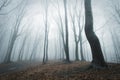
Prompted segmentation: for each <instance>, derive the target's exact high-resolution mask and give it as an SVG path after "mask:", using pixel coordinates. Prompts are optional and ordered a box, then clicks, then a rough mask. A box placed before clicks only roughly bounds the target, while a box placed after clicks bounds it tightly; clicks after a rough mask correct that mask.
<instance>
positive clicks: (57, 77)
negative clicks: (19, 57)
mask: <svg viewBox="0 0 120 80" xmlns="http://www.w3.org/2000/svg"><path fill="white" fill-rule="evenodd" d="M88 65H89V63H88V62H72V63H70V64H64V63H50V64H45V65H38V66H36V67H33V68H29V69H27V70H24V71H18V72H13V73H9V74H2V75H0V80H120V64H109V69H104V70H95V69H90V70H85V69H86V68H87V67H88Z"/></svg>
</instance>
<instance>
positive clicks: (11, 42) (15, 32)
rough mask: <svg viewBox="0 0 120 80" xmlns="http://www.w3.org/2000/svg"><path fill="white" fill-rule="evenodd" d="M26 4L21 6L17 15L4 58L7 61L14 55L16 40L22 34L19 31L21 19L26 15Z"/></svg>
mask: <svg viewBox="0 0 120 80" xmlns="http://www.w3.org/2000/svg"><path fill="white" fill-rule="evenodd" d="M25 3H26V2H25ZM25 6H26V4H24V5H23V6H20V10H19V13H18V14H17V15H16V22H15V23H14V27H13V30H12V31H11V36H10V39H9V43H8V50H7V54H6V56H5V60H4V62H6V63H9V62H11V55H12V50H13V48H14V44H15V41H16V39H17V38H18V37H19V36H20V35H21V33H19V27H20V24H21V20H22V19H23V17H24V15H25V11H24V8H25Z"/></svg>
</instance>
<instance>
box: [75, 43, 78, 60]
mask: <svg viewBox="0 0 120 80" xmlns="http://www.w3.org/2000/svg"><path fill="white" fill-rule="evenodd" d="M75 44H76V47H75V60H76V61H79V55H78V42H75Z"/></svg>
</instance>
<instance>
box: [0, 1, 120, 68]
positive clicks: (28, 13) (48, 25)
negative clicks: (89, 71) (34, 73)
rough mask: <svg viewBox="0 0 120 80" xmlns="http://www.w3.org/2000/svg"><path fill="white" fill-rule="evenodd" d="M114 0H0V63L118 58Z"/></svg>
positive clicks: (98, 64)
mask: <svg viewBox="0 0 120 80" xmlns="http://www.w3.org/2000/svg"><path fill="white" fill-rule="evenodd" d="M119 26H120V1H119V0H0V63H1V64H2V63H6V64H8V63H13V62H22V61H29V62H41V63H42V64H46V63H47V62H49V61H53V62H56V61H58V62H59V61H63V62H65V63H71V62H72V61H86V62H91V66H90V67H92V68H99V69H102V68H107V67H108V65H107V63H120V44H119V43H120V37H119V36H120V35H119V34H120V27H119Z"/></svg>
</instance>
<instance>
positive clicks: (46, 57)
mask: <svg viewBox="0 0 120 80" xmlns="http://www.w3.org/2000/svg"><path fill="white" fill-rule="evenodd" d="M48 35H49V25H48V0H45V40H44V54H43V63H46V62H47V61H48Z"/></svg>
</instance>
